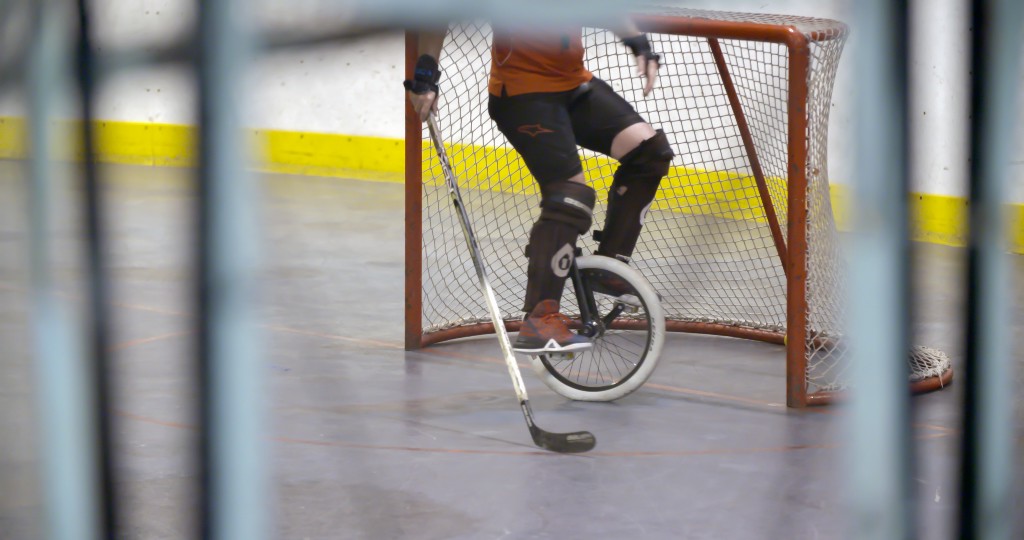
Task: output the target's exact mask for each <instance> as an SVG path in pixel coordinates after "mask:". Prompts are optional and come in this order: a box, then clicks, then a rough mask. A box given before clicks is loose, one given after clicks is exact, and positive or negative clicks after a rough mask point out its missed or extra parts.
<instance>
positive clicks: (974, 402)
mask: <svg viewBox="0 0 1024 540" xmlns="http://www.w3.org/2000/svg"><path fill="white" fill-rule="evenodd" d="M1022 27H1024V3H1021V2H1020V0H977V1H974V2H972V16H971V29H972V37H971V43H972V47H971V116H970V118H971V120H970V126H971V139H970V140H971V142H970V158H971V159H970V182H969V186H970V187H969V189H968V191H969V208H970V222H969V227H970V233H969V241H968V247H967V282H966V287H967V313H966V321H965V324H966V332H965V337H966V344H965V345H966V346H965V352H966V358H965V361H964V375H965V377H964V378H965V379H966V385H965V390H964V415H963V433H964V434H963V443H962V446H961V450H962V455H961V476H960V516H959V518H960V531H959V537H960V538H986V539H994V540H1007V539H1009V538H1011V537H1012V535H1013V516H1014V509H1013V507H1012V504H1013V502H1014V501H1013V498H1014V488H1015V487H1016V485H1015V483H1014V479H1015V478H1016V477H1015V476H1014V473H1013V468H1014V460H1015V459H1016V458H1017V457H1019V455H1018V454H1017V453H1016V452H1015V449H1014V446H1015V438H1016V436H1015V427H1014V426H1015V424H1014V420H1013V413H1014V400H1015V399H1019V398H1018V397H1017V396H1016V395H1015V391H1014V386H1013V381H1014V376H1013V364H1014V361H1013V355H1012V354H1011V348H1010V327H1009V322H1008V321H1010V320H1011V318H1012V316H1013V315H1012V310H1011V309H1010V305H1009V298H1011V297H1012V295H1011V294H1010V291H1012V286H1011V283H1010V279H1009V269H1008V268H1007V265H1008V261H1007V260H1006V258H1007V255H1006V247H1007V246H1008V245H1009V243H1008V238H1007V234H1006V230H1007V228H1006V224H1007V219H1006V217H1007V216H1006V208H1005V206H1004V204H1005V201H1006V200H1007V197H1006V196H1007V192H1008V189H1007V187H1008V184H1009V168H1008V166H1007V165H1008V164H1009V162H1010V160H1011V150H1012V149H1019V148H1021V146H1020V142H1017V143H1016V144H1014V142H1013V138H1014V132H1013V131H1014V127H1015V126H1014V121H1015V119H1017V118H1018V116H1017V114H1015V111H1016V110H1017V107H1020V106H1022V104H1020V103H1016V101H1017V98H1018V96H1019V95H1020V94H1019V92H1020V86H1019V84H1018V82H1019V81H1020V78H1019V77H1020V66H1021V62H1020V54H1021V53H1022V52H1024V48H1022V40H1021V37H1020V36H1021V34H1020V30H1021V28H1022Z"/></svg>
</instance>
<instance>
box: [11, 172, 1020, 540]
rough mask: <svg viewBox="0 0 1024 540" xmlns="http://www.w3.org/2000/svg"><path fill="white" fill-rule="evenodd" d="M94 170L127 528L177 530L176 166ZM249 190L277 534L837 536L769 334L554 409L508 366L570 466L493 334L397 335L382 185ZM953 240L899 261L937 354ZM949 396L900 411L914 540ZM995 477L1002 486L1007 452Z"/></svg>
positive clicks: (281, 181) (183, 437) (953, 428)
mask: <svg viewBox="0 0 1024 540" xmlns="http://www.w3.org/2000/svg"><path fill="white" fill-rule="evenodd" d="M104 171H105V173H106V183H107V186H108V197H109V202H110V210H111V213H110V217H109V222H108V225H109V226H110V227H111V230H112V231H113V245H112V246H111V253H110V255H111V261H112V263H111V264H112V268H113V273H114V277H115V290H114V294H115V297H116V301H117V309H116V312H115V315H116V321H115V322H116V325H117V326H116V328H117V330H116V342H117V347H116V366H117V372H116V374H115V376H116V381H117V384H116V389H117V394H116V399H117V411H118V412H117V416H116V431H117V435H118V438H119V458H120V461H119V468H118V471H117V472H118V475H119V478H120V484H119V487H120V491H121V495H122V497H123V501H122V503H123V504H122V508H123V510H124V513H125V530H124V533H125V534H124V537H126V538H146V539H150V538H154V539H155V538H186V537H189V536H190V534H191V531H192V530H193V529H192V526H193V525H192V515H193V511H194V504H195V497H194V494H195V486H194V481H195V473H194V467H193V466H194V463H193V461H192V458H191V456H192V451H193V447H194V444H195V431H194V428H193V426H194V424H195V422H194V416H193V414H194V409H193V404H192V401H191V399H192V398H193V397H194V394H195V389H194V388H193V386H192V377H191V365H190V356H189V355H190V346H191V344H192V336H191V335H190V334H189V330H190V327H189V315H188V313H189V311H190V309H191V308H190V290H189V288H188V262H189V257H190V251H189V240H190V238H191V236H190V234H191V232H192V230H191V228H192V219H191V216H190V214H189V207H188V204H189V203H190V198H189V191H188V187H189V177H188V174H189V171H187V170H182V169H158V168H141V167H127V166H111V167H105V168H104ZM21 178H22V173H21V169H20V165H19V164H17V163H12V162H2V161H0V347H2V359H3V370H2V372H0V433H2V441H0V538H2V539H8V538H10V539H21V538H37V537H39V536H40V534H41V529H40V519H41V487H40V484H39V468H38V464H39V461H38V457H37V456H38V453H39V445H40V444H41V443H40V441H39V438H38V436H39V433H38V432H37V428H36V426H35V422H36V420H35V415H36V407H35V401H34V400H35V398H36V395H35V390H34V389H35V385H34V375H33V372H32V371H31V364H30V361H29V358H30V357H31V355H30V342H29V338H28V336H29V326H28V320H27V317H28V312H27V295H26V277H27V269H26V256H25V254H26V253H27V244H26V238H25V225H24V224H25V206H26V205H25V193H24V187H23V184H22V182H21V180H20V179H21ZM261 179H262V180H263V183H264V186H265V194H266V197H265V199H264V201H265V204H264V206H263V207H262V208H261V212H262V215H263V218H264V219H263V224H264V229H263V231H262V233H263V234H264V235H265V238H266V242H265V253H264V257H265V260H266V274H265V280H264V283H265V286H264V289H263V292H264V294H263V298H262V299H261V300H262V302H263V305H264V307H265V309H264V327H263V328H264V329H265V332H263V337H264V339H265V342H266V351H267V355H266V377H267V380H268V383H269V388H268V389H267V396H268V403H269V405H270V411H271V413H272V418H271V420H272V426H273V427H272V430H271V433H269V434H268V439H269V441H270V444H271V446H272V451H273V464H274V469H273V475H274V480H275V482H274V485H275V488H274V494H273V496H274V500H275V502H276V505H275V506H276V512H277V515H276V523H277V527H278V534H277V535H276V536H277V537H280V538H288V539H293V538H294V539H305V538H311V539H312V538H316V539H321V538H324V539H334V538H341V539H348V538H353V539H361V538H367V539H389V538H415V539H435V538H436V539H443V538H613V539H617V538H694V539H697V538H709V539H726V538H730V539H731V538H739V539H745V538H767V539H803V538H807V539H812V538H839V537H842V536H843V533H844V530H845V527H846V526H847V523H848V522H847V515H846V514H845V513H844V509H843V493H844V487H843V486H844V484H843V461H842V455H843V447H844V439H845V436H844V432H843V425H842V422H841V416H840V415H839V414H838V413H839V409H838V408H831V409H816V410H804V411H796V410H788V409H786V408H785V407H784V406H783V401H784V396H783V392H784V376H785V372H784V361H783V350H782V348H781V347H778V346H773V345H767V344H762V343H754V342H747V341H741V340H735V339H729V338H716V337H708V336H695V335H673V336H671V337H670V338H669V341H668V343H667V346H666V349H665V355H664V357H663V359H662V361H661V364H660V366H659V369H658V371H657V372H656V373H655V374H654V376H653V377H652V379H651V380H650V382H649V383H648V384H647V386H646V387H644V388H643V389H641V390H640V391H638V392H637V393H635V394H633V395H631V396H628V397H627V398H624V399H622V400H620V401H618V402H615V403H574V402H570V401H567V400H565V399H563V398H561V397H559V396H557V395H555V394H553V393H552V392H550V391H549V390H548V389H547V388H546V387H544V386H543V385H542V384H541V383H540V382H539V381H537V380H536V379H535V378H534V377H533V375H532V374H531V372H529V370H528V369H526V370H524V371H525V376H526V378H527V386H528V388H529V390H530V392H531V397H532V401H533V402H534V409H535V411H536V413H537V416H538V421H539V422H540V423H541V424H542V425H543V426H544V427H546V428H547V429H551V430H574V429H589V430H591V431H593V432H594V433H595V434H596V435H597V437H598V447H597V449H596V450H595V451H594V452H592V453H590V454H588V455H581V456H559V455H554V454H550V453H545V452H543V451H540V450H538V449H536V448H535V447H533V445H532V444H531V443H530V440H529V437H528V434H527V432H526V430H525V427H524V425H523V421H522V417H521V414H520V413H519V411H518V409H517V407H516V403H515V396H514V394H513V392H512V389H511V384H510V382H509V379H508V375H507V372H506V371H505V369H504V367H503V366H502V361H501V358H500V355H499V351H498V348H497V346H496V343H495V342H494V340H493V338H489V337H482V338H475V339H470V340H464V341H461V342H457V343H448V344H443V345H438V346H434V347H430V348H428V349H425V350H422V351H416V352H406V351H403V350H402V344H401V339H402V308H403V291H402V280H403V260H402V246H403V238H402V221H403V213H402V197H403V195H402V188H401V186H399V185H395V184H381V183H368V182H360V181H351V180H341V179H328V178H311V177H289V176H280V175H265V176H261ZM72 195H73V192H72V191H71V190H70V189H67V190H64V191H63V196H64V198H63V201H62V205H63V208H64V209H65V210H64V211H62V213H61V219H60V220H59V221H60V223H59V225H58V227H57V228H56V230H55V237H56V238H58V239H59V242H58V247H59V249H58V251H57V253H56V258H57V261H58V265H59V274H58V275H59V278H60V279H59V281H60V284H61V288H62V291H63V298H64V299H65V301H66V305H67V307H68V308H69V309H70V310H72V311H73V312H75V313H77V311H75V310H77V309H79V308H80V307H81V303H80V301H79V300H78V298H80V295H81V291H80V289H79V285H78V282H77V280H76V277H77V276H78V275H80V274H79V269H80V259H81V257H80V256H79V252H78V251H77V249H78V247H79V243H78V240H77V235H78V232H77V231H78V230H79V228H78V225H77V221H76V219H77V217H76V214H75V212H74V210H73V207H72V206H71V202H72V201H71V196H72ZM962 255H963V252H962V250H958V249H953V248H946V247H940V246H933V245H920V246H918V249H917V253H916V256H917V261H918V270H919V272H918V274H919V275H918V277H917V280H916V282H915V283H916V285H917V288H918V291H919V298H920V302H919V303H920V309H919V310H918V315H919V317H918V318H919V321H918V322H919V325H918V330H919V331H918V334H919V336H918V337H919V338H920V339H919V341H920V342H921V343H923V344H928V345H932V346H936V347H939V348H942V349H944V350H946V351H948V352H949V353H950V354H951V355H952V356H953V357H954V359H955V361H956V362H959V361H960V359H961V357H962V355H961V353H960V350H959V349H960V347H959V339H960V332H959V326H958V325H959V320H960V313H961V312H962V309H963V299H962V296H961V294H960V293H959V292H958V289H959V284H960V279H961V275H962V271H961V268H962V265H961V262H960V259H961V257H962ZM1011 263H1012V265H1013V269H1014V276H1015V278H1016V280H1017V286H1016V288H1015V289H1014V291H1013V292H1012V294H1013V295H1014V304H1013V306H1014V312H1013V320H1012V324H1013V328H1014V331H1015V335H1016V341H1017V343H1018V344H1024V307H1022V306H1024V287H1022V285H1024V258H1022V257H1020V256H1014V257H1012V258H1011ZM1019 347H1020V345H1018V346H1017V347H1016V348H1017V349H1019ZM1022 357H1024V355H1020V354H1018V355H1017V358H1018V362H1017V364H1018V366H1020V364H1021V362H1020V359H1021V358H1022ZM524 367H525V366H524ZM1022 374H1024V369H1019V370H1018V375H1017V377H1018V382H1024V381H1022V379H1021V375H1022ZM1018 386H1019V385H1018ZM961 390H962V384H960V382H959V381H957V382H955V383H954V385H953V386H952V387H951V388H949V389H947V390H944V391H941V392H937V393H933V394H929V395H924V396H920V397H917V398H915V400H914V404H915V405H916V408H915V421H914V422H915V427H914V436H915V440H916V441H917V459H916V460H915V465H916V469H915V470H914V472H913V478H914V483H915V487H916V490H917V492H916V501H917V504H918V509H919V516H920V520H919V526H920V534H919V536H920V537H921V538H949V537H952V536H953V535H952V532H951V531H952V529H951V527H952V526H953V519H954V517H955V511H956V498H957V489H956V477H955V471H954V467H955V465H956V455H957V451H956V450H957V444H958V433H959V419H958V402H959V399H960V397H961ZM1021 402H1022V400H1018V402H1017V410H1018V418H1019V419H1021V420H1024V411H1022V410H1021V408H1022V406H1021ZM1021 420H1019V421H1018V426H1017V434H1018V439H1019V440H1021V448H1024V422H1021ZM1016 474H1017V475H1018V478H1021V479H1022V480H1024V460H1021V466H1020V467H1019V468H1018V471H1017V473H1016ZM1018 485H1024V482H1018ZM1022 495H1024V493H1022ZM1022 501H1024V496H1021V497H1018V502H1017V508H1020V509H1021V511H1020V512H1018V516H1021V515H1024V505H1022V504H1021V502H1022ZM1021 521H1022V519H1021V518H1018V528H1020V529H1021V530H1022V534H1021V535H1018V537H1021V536H1024V523H1021Z"/></svg>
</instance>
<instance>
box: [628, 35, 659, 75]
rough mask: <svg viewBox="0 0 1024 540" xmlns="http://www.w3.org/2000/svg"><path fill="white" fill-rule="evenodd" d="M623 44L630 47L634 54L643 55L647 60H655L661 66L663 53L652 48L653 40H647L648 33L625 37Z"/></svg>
mask: <svg viewBox="0 0 1024 540" xmlns="http://www.w3.org/2000/svg"><path fill="white" fill-rule="evenodd" d="M622 44H623V45H625V46H627V47H629V50H630V51H632V52H633V56H643V57H644V58H646V59H647V60H654V61H655V62H656V63H657V64H658V66H659V67H660V66H661V55H660V54H657V53H655V52H654V51H652V50H651V42H650V41H648V40H647V34H640V35H639V36H633V37H631V38H624V39H623V40H622Z"/></svg>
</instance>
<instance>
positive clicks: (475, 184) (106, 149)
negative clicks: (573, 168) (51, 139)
mask: <svg viewBox="0 0 1024 540" xmlns="http://www.w3.org/2000/svg"><path fill="white" fill-rule="evenodd" d="M60 124H61V125H60V129H58V130H57V133H58V135H57V136H58V137H59V140H58V145H57V148H58V150H57V155H58V156H59V157H60V158H61V159H66V160H71V159H80V158H81V149H80V148H81V145H80V144H77V137H78V136H77V129H76V127H77V125H78V124H76V123H75V122H68V121H64V122H60ZM94 126H95V129H96V143H97V153H98V158H99V160H100V161H102V162H105V163H124V164H133V165H151V166H162V167H166V166H171V167H189V166H193V165H195V157H196V130H195V128H194V127H192V126H184V125H173V124H152V123H142V122H122V121H106V120H100V121H96V122H95V123H94ZM26 135H27V126H26V123H25V120H24V119H23V118H18V117H0V159H21V158H24V157H25V156H26V155H27V154H28V148H27V143H26ZM241 136H243V137H245V138H246V139H248V140H249V141H250V144H251V145H252V146H251V148H252V152H253V155H254V156H256V158H255V163H254V166H255V167H256V168H257V169H259V170H264V171H268V172H275V173H283V174H295V175H310V176H333V177H344V178H354V179H359V180H371V181H378V182H396V183H400V182H402V181H403V168H404V159H405V158H404V155H405V144H404V141H402V140H401V139H392V138H384V137H368V136H361V135H335V134H328V133H305V132H295V131H280V130H247V131H245V132H244V133H243V134H242V135H241ZM426 144H429V143H426V142H425V143H424V145H426ZM424 147H426V146H424ZM447 150H448V152H449V156H450V157H451V159H452V161H453V162H456V163H458V164H459V170H458V171H457V172H458V174H459V175H460V181H461V182H463V187H464V188H467V189H488V190H493V191H503V192H517V193H522V194H524V195H536V194H537V193H538V190H537V186H536V183H535V182H534V181H533V179H532V178H531V177H530V175H529V173H528V172H527V170H526V167H525V166H524V165H523V163H522V160H521V159H520V158H519V156H518V154H516V153H515V152H514V151H512V150H510V149H507V148H487V147H483V146H478V145H459V144H452V145H449V146H448V148H447ZM431 154H432V153H428V154H427V155H428V156H429V155H431ZM615 166H616V163H615V161H614V160H611V159H609V158H605V157H590V158H587V159H586V161H585V162H584V168H585V169H587V170H589V171H591V174H590V178H589V179H590V181H591V182H592V185H593V186H594V189H596V190H597V192H598V194H599V200H604V198H605V197H606V191H607V189H608V186H609V185H610V184H611V180H612V174H613V173H614V171H615ZM670 174H671V175H673V176H674V177H675V179H674V181H673V183H672V186H671V187H670V188H669V189H663V190H662V193H661V194H660V195H659V199H658V200H657V201H655V205H654V208H659V209H666V210H667V209H670V210H675V211H686V210H685V209H686V208H690V207H697V206H700V207H701V212H702V213H712V214H714V215H716V216H720V217H725V218H730V219H747V220H755V221H761V222H763V221H764V220H765V215H764V210H763V208H762V207H761V205H760V203H759V198H760V197H759V194H758V191H757V186H756V183H755V182H754V179H753V178H752V177H750V176H744V175H740V174H736V173H731V172H714V171H700V170H696V169H689V168H685V167H673V168H672V170H671V171H670ZM431 177H432V178H434V179H435V180H434V181H435V184H437V185H439V184H442V183H443V181H444V180H443V177H442V176H441V171H440V168H439V165H438V163H437V160H436V158H435V157H430V158H428V161H427V163H426V164H425V170H424V178H431ZM766 180H767V182H768V184H769V186H768V187H769V191H770V192H771V193H772V197H773V198H774V199H775V201H776V204H777V205H778V207H779V208H780V209H781V208H784V207H785V193H786V189H785V183H784V182H783V181H782V180H781V179H779V178H768V179H766ZM428 181H429V180H428ZM831 199H832V209H833V212H834V215H835V218H836V224H837V225H838V226H839V228H840V229H844V230H848V229H849V228H850V225H851V224H850V222H849V212H848V209H849V205H850V200H851V198H850V193H849V189H848V188H847V187H846V186H844V185H841V184H833V185H832V186H831ZM910 206H911V215H912V219H913V221H912V233H913V238H914V240H919V241H924V242H932V243H937V244H945V245H950V246H963V245H964V244H965V242H966V239H967V201H966V200H965V199H963V198H961V197H949V196H944V195H931V194H924V193H919V194H913V195H912V196H911V198H910ZM1008 212H1009V216H1008V217H1009V227H1010V231H1009V241H1010V249H1011V250H1012V251H1014V252H1015V253H1024V204H1011V205H1009V208H1008ZM779 213H780V215H781V214H782V212H779Z"/></svg>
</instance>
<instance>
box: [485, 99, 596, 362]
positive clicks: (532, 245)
mask: <svg viewBox="0 0 1024 540" xmlns="http://www.w3.org/2000/svg"><path fill="white" fill-rule="evenodd" d="M488 108H489V111H490V114H491V118H493V119H494V121H495V123H496V124H497V126H498V129H499V130H501V132H502V133H503V134H504V135H505V137H506V138H507V139H508V140H509V142H510V143H511V144H512V146H513V147H514V148H515V149H516V151H518V152H519V154H520V156H521V157H522V158H523V160H524V161H525V162H526V166H527V167H528V168H529V169H530V172H531V173H532V174H533V176H534V178H536V179H537V181H538V182H539V183H540V188H541V205H540V206H541V212H540V217H539V218H538V219H537V221H536V223H534V225H533V228H532V229H531V230H530V240H529V245H528V246H527V252H526V255H527V257H528V259H529V265H528V267H527V285H526V298H525V300H524V303H523V310H524V311H526V312H527V313H528V315H527V317H526V320H524V321H523V327H522V329H521V330H520V332H519V337H518V338H517V339H516V342H515V344H514V348H515V349H516V350H517V351H520V352H525V353H538V352H544V351H549V352H550V351H569V350H581V349H585V348H588V347H590V340H589V339H587V338H586V337H584V336H580V335H577V334H576V333H574V332H571V331H570V329H569V321H568V320H567V319H566V318H565V317H563V316H561V315H560V314H559V302H560V300H561V296H562V290H563V288H564V287H565V280H566V278H567V277H568V275H569V268H570V266H571V265H572V261H573V259H574V257H575V255H576V242H577V240H578V238H579V235H580V234H582V233H584V232H587V231H589V230H590V225H591V222H592V219H593V217H592V215H593V208H594V199H595V196H594V190H593V189H592V188H591V187H590V186H588V185H586V184H585V183H584V178H583V167H582V166H581V164H580V160H579V154H578V153H577V151H576V141H575V136H574V135H573V132H572V123H571V121H570V119H569V115H568V111H567V110H566V108H565V96H564V95H563V94H529V95H524V96H513V97H497V96H491V98H490V103H489V107H488Z"/></svg>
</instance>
